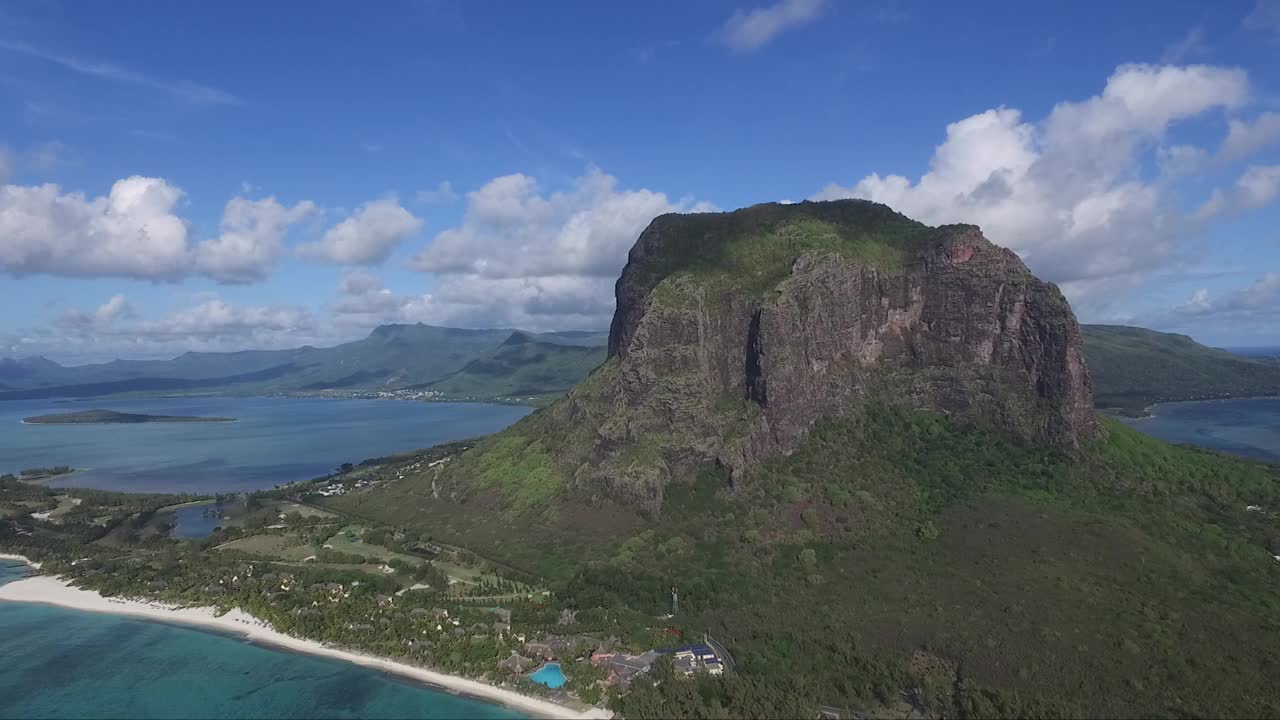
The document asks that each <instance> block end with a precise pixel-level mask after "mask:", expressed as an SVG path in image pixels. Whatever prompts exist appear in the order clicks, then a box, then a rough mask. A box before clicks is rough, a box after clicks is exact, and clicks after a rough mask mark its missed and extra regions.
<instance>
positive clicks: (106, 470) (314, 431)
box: [0, 397, 530, 493]
mask: <svg viewBox="0 0 1280 720" xmlns="http://www.w3.org/2000/svg"><path fill="white" fill-rule="evenodd" d="M90 403H92V407H95V408H97V407H106V408H110V409H112V410H116V411H120V412H130V413H145V414H150V415H188V416H191V415H195V416H210V417H233V418H236V419H237V422H228V423H177V424H164V423H158V424H151V423H142V424H134V425H111V424H108V425H24V424H22V418H24V417H29V416H32V415H43V414H48V413H57V412H67V411H70V410H78V409H82V408H85V407H86V406H88V405H89V404H90ZM529 412H530V408H527V407H521V406H514V405H486V404H482V403H424V402H414V401H408V400H336V399H326V398H284V397H198V398H193V397H182V398H156V399H130V400H112V401H106V400H103V399H101V398H94V399H92V400H89V401H82V402H80V401H66V400H62V401H59V400H17V401H5V402H0V473H2V472H17V471H18V470H21V469H24V468H29V467H44V466H52V465H70V466H72V467H75V468H84V469H85V470H84V471H82V472H78V473H76V474H74V475H71V476H68V477H66V478H63V479H60V480H58V481H55V482H54V483H52V484H54V485H59V486H74V487H88V488H97V489H102V490H120V491H125V492H175V493H181V492H190V493H231V492H246V491H251V490H261V489H265V488H270V487H273V486H275V485H279V484H284V483H288V482H293V481H296V480H307V479H310V478H314V477H319V476H321V475H324V474H326V473H328V472H330V471H332V470H333V469H334V468H335V467H337V466H338V465H340V464H341V463H344V462H359V461H361V460H363V459H365V458H369V457H377V456H381V455H390V454H393V453H398V452H404V451H407V450H414V449H417V448H425V447H429V446H431V445H436V444H438V443H442V442H447V441H450V440H461V439H464V438H468V437H474V436H477V435H485V434H488V433H492V432H496V431H498V430H501V429H502V428H504V427H506V426H507V425H510V424H511V423H513V422H515V421H516V420H518V419H520V418H521V417H523V416H525V415H526V414H528V413H529Z"/></svg>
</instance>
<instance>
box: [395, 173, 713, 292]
mask: <svg viewBox="0 0 1280 720" xmlns="http://www.w3.org/2000/svg"><path fill="white" fill-rule="evenodd" d="M709 209H712V208H711V206H710V205H707V204H705V203H693V202H692V201H690V200H687V199H682V200H679V201H675V202H673V201H671V200H669V199H668V198H667V196H666V195H665V194H663V193H660V192H654V191H652V190H645V189H640V190H619V189H618V181H617V178H614V177H613V176H611V175H607V174H605V173H604V172H601V171H600V170H599V169H598V168H590V169H588V171H587V172H586V174H584V175H582V176H581V177H579V178H577V179H576V180H575V181H574V185H573V187H572V189H570V190H568V191H566V192H553V193H550V194H543V193H542V192H541V190H540V188H539V187H538V181H537V180H536V179H534V178H532V177H529V176H528V175H519V174H517V175H505V176H502V177H498V178H494V179H493V180H491V181H489V182H488V183H487V184H486V185H484V187H482V188H480V189H479V190H476V191H475V192H471V193H468V194H467V210H466V214H465V216H464V218H463V222H462V224H461V225H460V226H458V227H455V228H450V229H448V230H445V231H444V232H442V233H440V234H439V235H437V236H436V237H435V239H434V240H433V241H432V242H431V244H430V245H429V246H428V247H427V248H426V249H425V250H424V251H422V252H421V253H420V254H419V255H418V256H417V257H416V258H415V259H414V264H415V267H417V268H418V269H419V270H424V271H428V272H437V273H454V274H472V275H477V276H482V277H489V278H522V277H543V276H556V275H587V276H597V277H607V278H610V279H615V278H617V275H618V273H619V272H620V271H621V270H622V266H623V265H624V264H625V263H626V257H627V251H628V250H630V249H631V245H632V244H634V243H635V240H636V238H637V237H638V236H639V235H640V231H641V230H643V229H644V228H645V226H647V225H648V224H649V221H650V220H652V219H653V218H654V217H656V216H658V215H661V214H663V213H669V212H680V211H686V210H694V211H705V210H709Z"/></svg>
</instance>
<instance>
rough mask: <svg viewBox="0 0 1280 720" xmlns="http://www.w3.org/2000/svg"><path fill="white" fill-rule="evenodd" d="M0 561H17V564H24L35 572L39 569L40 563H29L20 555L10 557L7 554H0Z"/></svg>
mask: <svg viewBox="0 0 1280 720" xmlns="http://www.w3.org/2000/svg"><path fill="white" fill-rule="evenodd" d="M0 560H17V561H18V562H21V563H26V564H28V565H30V566H31V567H33V568H35V569H37V570H39V569H40V563H38V562H31V561H30V560H28V559H27V558H25V557H24V556H22V555H10V554H9V553H0Z"/></svg>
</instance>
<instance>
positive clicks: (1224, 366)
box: [1083, 325, 1280, 414]
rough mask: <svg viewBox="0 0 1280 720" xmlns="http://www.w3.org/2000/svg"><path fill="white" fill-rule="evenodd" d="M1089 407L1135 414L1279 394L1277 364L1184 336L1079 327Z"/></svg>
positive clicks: (1279, 367)
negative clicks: (1165, 405) (1162, 405)
mask: <svg viewBox="0 0 1280 720" xmlns="http://www.w3.org/2000/svg"><path fill="white" fill-rule="evenodd" d="M1083 330H1084V352H1085V357H1086V358H1087V359H1088V362H1089V371H1090V373H1091V374H1092V375H1093V392H1094V399H1095V403H1096V404H1097V406H1098V407H1100V408H1119V409H1120V410H1122V411H1124V412H1127V413H1131V414H1141V413H1142V412H1143V411H1144V409H1145V408H1146V407H1147V406H1148V405H1151V404H1152V403H1157V402H1166V401H1173V400H1200V399H1206V398H1221V397H1247V396H1250V395H1274V394H1276V393H1280V362H1277V361H1276V360H1274V359H1270V358H1261V357H1245V356H1243V355H1236V354H1234V353H1230V352H1227V351H1226V350H1219V349H1217V348H1211V347H1207V346H1205V345H1201V344H1200V343H1198V342H1196V341H1195V340H1192V339H1191V338H1189V337H1187V336H1186V335H1175V334H1171V333H1161V332H1156V331H1154V330H1147V329H1145V328H1139V327H1126V326H1122V325H1085V326H1084V327H1083Z"/></svg>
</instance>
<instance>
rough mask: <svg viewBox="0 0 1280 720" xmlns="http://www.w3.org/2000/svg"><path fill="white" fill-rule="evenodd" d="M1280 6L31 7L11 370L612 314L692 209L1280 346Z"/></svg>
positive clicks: (1110, 317) (15, 129)
mask: <svg viewBox="0 0 1280 720" xmlns="http://www.w3.org/2000/svg"><path fill="white" fill-rule="evenodd" d="M1278 59H1280V0H1222V1H1221V2H1215V3H1212V4H1210V3H1204V2H1200V1H1199V0H1194V1H1192V2H1175V1H1174V0H1159V1H1156V2H1148V1H1146V0H1126V1H1125V2H1119V3H1117V2H1105V3H1104V2H1088V1H1081V0H1075V1H1072V2H1052V3H1051V2H1046V3H1024V2H1005V1H1002V0H991V1H989V2H977V3H938V2H933V1H932V0H867V1H865V2H864V1H859V0H842V1H839V2H837V1H836V0H827V1H825V2H824V1H823V0H725V1H723V2H721V1H718V0H717V1H712V0H689V1H688V2H679V3H677V2H659V3H650V4H640V3H598V2H546V3H519V2H506V1H494V2H488V1H485V0H468V1H467V2H453V1H452V0H415V1H412V2H410V1H408V0H405V1H395V2H392V1H389V2H380V3H358V4H357V3H330V2H292V1H287V0H282V1H281V2H271V3H260V2H259V3H245V2H235V1H232V0H227V1H225V2H218V3H197V2H194V1H188V0H179V1H177V2H173V1H170V2H164V3H160V2H151V1H149V0H134V1H133V2H129V3H83V2H66V1H65V0H63V1H62V2H58V1H41V2H34V1H30V2H29V1H25V0H4V1H3V2H0V298H3V300H2V304H0V308H3V312H0V356H29V355H44V356H46V357H50V358H52V359H55V360H58V361H61V362H66V363H77V362H89V361H99V360H104V359H109V358H113V357H137V358H150V357H169V356H173V355H177V354H180V353H182V352H185V351H189V350H238V349H248V348H283V347H294V346H299V345H304V344H311V345H330V344H336V343H338V342H344V341H347V340H352V339H357V338H359V337H362V336H363V335H365V334H367V333H368V331H369V330H370V329H371V328H373V327H375V326H377V325H379V324H384V323H390V322H426V323H430V324H435V325H448V326H456V327H509V328H522V329H527V330H532V331H544V330H570V329H603V328H607V327H608V323H609V318H610V317H611V314H612V310H613V285H614V281H615V279H616V277H617V275H618V273H619V272H620V270H621V268H622V266H623V265H624V264H625V262H626V254H627V250H628V249H629V248H630V247H631V245H632V244H633V243H634V241H635V238H636V237H637V236H638V234H639V233H640V232H641V231H642V230H643V229H644V227H645V226H646V225H647V224H648V222H649V221H650V220H652V218H653V217H655V216H657V215H659V214H662V213H666V212H680V211H714V210H731V209H734V208H738V207H743V206H748V205H752V204H756V203H761V202H796V201H801V200H806V199H811V200H822V199H836V198H847V197H858V198H866V199H870V200H875V201H878V202H883V203H886V204H888V205H890V206H891V207H893V208H894V209H896V210H898V211H900V212H903V213H905V214H907V215H909V216H911V217H914V218H916V219H918V220H921V221H923V222H926V223H929V224H941V223H949V222H967V223H973V224H976V225H979V226H981V227H982V229H983V231H984V233H985V234H986V236H987V237H988V238H989V239H991V240H992V241H993V242H996V243H997V244H1001V245H1005V246H1007V247H1010V248H1012V249H1013V250H1015V251H1016V252H1018V253H1019V254H1020V255H1021V256H1022V258H1023V259H1024V260H1025V261H1026V262H1027V263H1028V265H1029V266H1030V267H1031V268H1032V270H1033V271H1035V272H1036V273H1037V274H1038V275H1039V276H1041V277H1042V278H1045V279H1047V280H1051V281H1053V282H1056V283H1058V284H1059V285H1060V286H1061V288H1062V289H1063V292H1064V293H1066V295H1067V297H1068V298H1069V299H1070V300H1071V302H1072V305H1073V307H1074V308H1075V310H1076V313H1077V315H1078V316H1079V317H1080V319H1081V320H1082V321H1084V322H1107V323H1124V324H1136V325H1143V326H1147V327H1152V328H1155V329H1158V330H1163V331H1170V332H1182V333H1187V334H1189V335H1191V336H1193V337H1195V338H1196V339H1198V340H1200V341H1202V342H1206V343H1209V344H1213V345H1218V346H1229V347H1235V346H1262V345H1280V61H1278Z"/></svg>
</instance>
